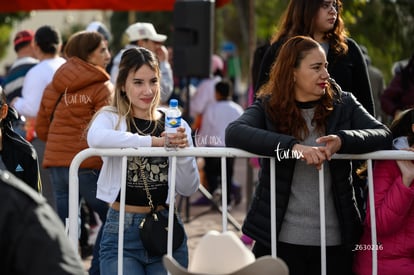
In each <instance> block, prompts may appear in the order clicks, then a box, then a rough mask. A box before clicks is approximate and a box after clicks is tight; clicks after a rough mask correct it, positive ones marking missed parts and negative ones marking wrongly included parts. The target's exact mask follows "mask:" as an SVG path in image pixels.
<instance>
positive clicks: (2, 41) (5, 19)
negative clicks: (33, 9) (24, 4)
mask: <svg viewBox="0 0 414 275" xmlns="http://www.w3.org/2000/svg"><path fill="white" fill-rule="evenodd" d="M29 16H30V14H29V13H27V12H16V13H0V58H3V57H4V56H5V54H6V51H7V46H8V45H9V43H10V40H11V33H12V31H13V24H14V23H15V22H19V21H22V20H23V19H25V18H27V17H29Z"/></svg>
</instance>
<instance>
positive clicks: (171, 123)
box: [165, 99, 181, 151]
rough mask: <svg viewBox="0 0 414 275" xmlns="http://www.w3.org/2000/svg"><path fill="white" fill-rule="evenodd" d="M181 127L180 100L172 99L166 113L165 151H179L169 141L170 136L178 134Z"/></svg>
mask: <svg viewBox="0 0 414 275" xmlns="http://www.w3.org/2000/svg"><path fill="white" fill-rule="evenodd" d="M180 126H181V111H180V109H178V100H177V99H171V100H170V106H169V108H168V109H167V111H166V112H165V133H166V136H165V149H166V150H168V151H172V150H177V146H175V145H171V144H170V141H169V139H168V135H169V134H175V133H177V129H178V127H180Z"/></svg>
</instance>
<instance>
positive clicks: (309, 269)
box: [253, 242, 353, 275]
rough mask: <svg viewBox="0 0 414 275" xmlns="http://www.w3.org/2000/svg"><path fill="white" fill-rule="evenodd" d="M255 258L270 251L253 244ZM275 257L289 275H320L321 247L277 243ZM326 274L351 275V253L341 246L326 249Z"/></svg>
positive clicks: (262, 246) (268, 253)
mask: <svg viewBox="0 0 414 275" xmlns="http://www.w3.org/2000/svg"><path fill="white" fill-rule="evenodd" d="M253 253H254V255H255V256H256V258H259V257H261V256H264V255H271V250H270V249H269V248H268V247H266V246H264V245H262V244H260V243H257V242H256V243H255V245H254V247H253ZM277 256H278V257H279V258H281V259H282V260H284V261H285V262H286V264H287V266H288V267H289V275H321V247H320V246H306V245H294V244H288V243H283V242H278V243H277ZM326 274H327V275H352V274H353V273H352V252H350V251H348V250H347V249H345V248H344V247H343V246H327V247H326Z"/></svg>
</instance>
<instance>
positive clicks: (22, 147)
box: [0, 87, 42, 192]
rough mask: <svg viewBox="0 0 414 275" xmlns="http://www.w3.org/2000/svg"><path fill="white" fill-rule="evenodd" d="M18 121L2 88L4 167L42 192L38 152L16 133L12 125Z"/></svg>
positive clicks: (0, 112) (0, 139)
mask: <svg viewBox="0 0 414 275" xmlns="http://www.w3.org/2000/svg"><path fill="white" fill-rule="evenodd" d="M17 119H18V114H17V112H16V110H14V109H13V108H11V107H9V106H8V105H7V104H6V97H5V95H4V93H3V89H2V88H1V87H0V155H1V159H2V161H3V164H4V167H5V168H6V169H7V170H9V171H10V172H12V173H13V174H14V175H15V176H17V177H18V178H20V179H21V180H22V181H24V182H25V183H26V184H28V185H29V186H30V187H32V188H33V189H34V190H36V191H38V192H42V184H41V180H40V174H39V163H38V158H37V154H36V150H35V149H34V147H33V145H32V144H31V143H30V142H28V141H27V140H26V139H24V138H23V137H22V136H21V135H19V134H18V133H16V132H15V131H14V129H13V126H12V125H13V122H14V121H16V120H17Z"/></svg>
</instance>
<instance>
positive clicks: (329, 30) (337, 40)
mask: <svg viewBox="0 0 414 275" xmlns="http://www.w3.org/2000/svg"><path fill="white" fill-rule="evenodd" d="M341 14H342V0H290V1H289V5H288V7H287V8H286V10H285V13H284V15H283V16H282V18H281V21H280V26H279V28H277V32H275V33H274V35H273V37H272V39H271V44H272V45H271V47H270V48H269V49H268V50H267V52H266V53H265V56H264V57H263V60H262V64H261V66H260V72H259V80H258V84H257V85H256V90H258V89H259V88H260V86H261V85H263V84H264V83H266V81H267V80H268V79H269V72H270V69H271V66H272V64H273V62H274V61H275V59H276V57H277V55H278V51H279V50H280V47H281V46H282V45H283V43H284V42H285V41H286V40H287V39H289V38H290V37H292V36H295V35H306V36H310V37H312V38H313V39H315V40H316V41H317V42H318V43H319V44H320V45H321V46H322V47H323V49H324V50H325V53H326V56H327V60H328V72H329V74H330V76H331V78H333V79H335V81H336V83H338V84H339V86H341V89H342V90H344V91H347V92H350V93H352V94H353V95H354V96H355V97H356V99H357V100H358V101H359V102H360V103H361V104H362V106H364V108H365V109H366V110H367V111H368V112H369V113H370V114H371V115H373V116H374V115H375V107H374V106H375V105H374V98H373V95H372V89H371V83H370V81H369V75H368V67H367V64H366V62H365V58H364V55H363V53H362V51H361V49H360V47H359V45H358V44H357V43H356V42H355V41H354V40H353V39H351V38H349V37H348V36H347V33H346V29H345V24H344V21H343V19H342V16H341ZM362 163H364V161H363V160H354V161H353V167H360V166H361V165H362ZM352 177H353V184H354V186H355V192H356V193H357V196H356V198H357V203H358V207H359V209H360V211H361V213H362V214H363V215H364V214H365V200H366V194H365V192H366V182H365V181H363V180H361V179H360V178H359V177H358V175H357V174H356V171H355V170H354V171H353V172H352Z"/></svg>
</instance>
